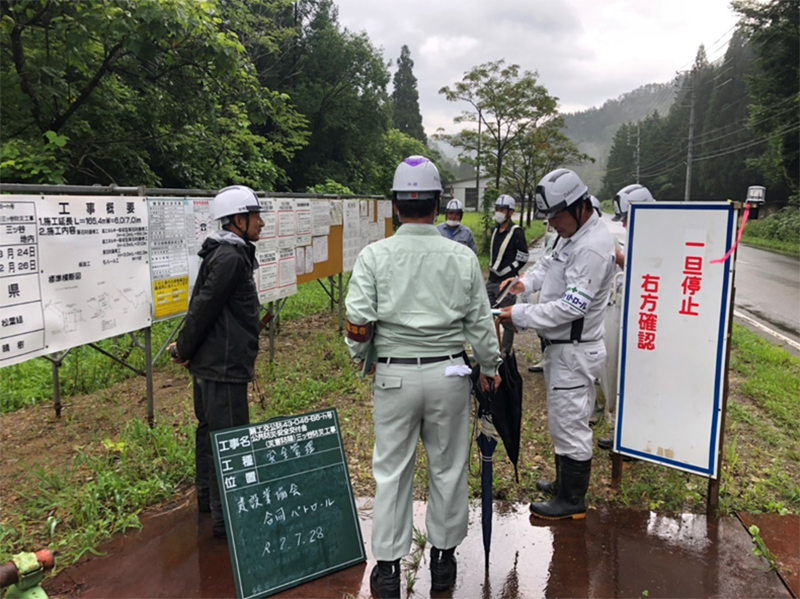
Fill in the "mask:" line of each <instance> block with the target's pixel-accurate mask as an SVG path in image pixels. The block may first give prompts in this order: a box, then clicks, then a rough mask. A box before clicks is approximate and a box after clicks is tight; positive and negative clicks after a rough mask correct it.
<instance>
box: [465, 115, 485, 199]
mask: <svg viewBox="0 0 800 599" xmlns="http://www.w3.org/2000/svg"><path fill="white" fill-rule="evenodd" d="M464 199H466V198H464ZM475 201H476V202H478V212H479V213H482V212H483V202H482V201H481V107H480V106H478V159H477V160H476V161H475Z"/></svg>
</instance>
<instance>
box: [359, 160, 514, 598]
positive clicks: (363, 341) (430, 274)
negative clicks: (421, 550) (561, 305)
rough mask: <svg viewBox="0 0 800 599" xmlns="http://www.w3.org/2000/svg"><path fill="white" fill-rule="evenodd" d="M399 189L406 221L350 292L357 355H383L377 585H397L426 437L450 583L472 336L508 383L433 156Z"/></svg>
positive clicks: (434, 573)
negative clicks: (445, 211)
mask: <svg viewBox="0 0 800 599" xmlns="http://www.w3.org/2000/svg"><path fill="white" fill-rule="evenodd" d="M392 191H393V192H394V193H393V199H394V210H395V213H396V214H397V215H398V217H399V219H400V222H401V223H402V226H401V227H400V228H399V229H398V230H397V233H396V234H395V235H394V236H393V237H390V238H388V239H384V240H381V241H378V242H376V243H373V244H371V245H368V246H367V247H366V248H364V249H363V250H362V251H361V253H360V254H359V255H358V259H357V260H356V264H355V267H354V268H353V275H352V277H351V279H350V290H349V293H348V294H347V300H346V305H347V345H348V347H349V349H350V354H351V355H352V357H353V359H354V360H355V361H356V362H359V363H361V365H362V368H363V362H364V360H365V359H366V358H367V356H368V350H369V351H370V353H372V352H371V350H374V353H375V354H376V355H377V363H376V364H375V366H374V374H375V380H374V382H373V397H374V411H373V420H374V424H375V449H374V453H373V461H372V470H373V475H374V477H375V483H376V494H375V508H374V512H373V514H374V515H373V526H372V554H373V555H374V556H375V559H376V560H377V561H378V564H377V565H376V566H375V568H374V569H373V571H372V575H371V576H370V586H371V588H372V590H373V592H374V593H376V594H377V595H378V596H379V597H399V596H400V559H401V558H402V557H403V556H405V555H406V554H408V552H409V550H410V548H411V536H412V529H413V523H412V490H413V481H414V464H415V461H416V450H417V441H418V439H420V438H421V439H422V443H423V445H424V446H425V452H426V454H427V456H428V475H429V478H430V495H429V498H428V509H427V517H426V525H427V534H428V540H429V541H430V542H431V544H432V545H433V548H432V549H431V565H430V567H431V588H432V590H434V591H445V590H448V589H451V588H452V587H453V585H454V584H455V579H456V559H455V556H454V551H455V548H456V546H457V545H458V544H459V543H461V541H463V540H464V538H465V537H466V534H467V519H468V507H469V506H468V489H467V459H468V456H469V445H470V441H469V417H470V399H469V395H470V379H469V372H470V369H469V367H468V366H466V365H465V353H464V343H465V342H466V341H468V342H469V343H470V344H471V345H472V348H473V351H474V354H475V358H476V360H477V361H478V363H479V364H480V367H481V380H480V384H481V386H482V387H483V388H484V389H486V390H488V388H489V381H490V380H494V383H495V384H496V385H498V384H499V383H500V377H499V376H497V368H498V366H499V365H500V363H501V359H500V353H499V351H498V347H497V338H496V336H495V331H494V326H493V321H492V315H491V310H490V307H489V299H488V297H487V295H486V288H485V287H484V285H483V278H482V276H481V269H480V266H479V265H478V259H477V257H476V256H475V253H474V252H472V251H471V250H470V249H469V248H467V247H466V246H464V245H462V244H460V243H452V242H451V241H450V240H449V239H445V238H444V237H442V236H441V235H440V234H439V232H438V231H437V230H436V227H435V226H434V225H433V223H434V221H435V219H436V207H437V205H438V202H439V195H440V194H441V191H442V187H441V183H440V181H439V172H438V171H437V169H436V166H435V165H434V164H433V163H432V162H431V161H430V160H428V159H427V158H424V157H422V156H411V157H409V158H407V159H405V160H404V161H403V162H402V163H400V165H399V166H398V167H397V171H396V172H395V177H394V185H393V186H392ZM367 370H369V371H371V370H372V369H371V368H370V367H369V364H368V365H367ZM487 377H488V378H487Z"/></svg>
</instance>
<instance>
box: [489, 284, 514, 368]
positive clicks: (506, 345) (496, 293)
mask: <svg viewBox="0 0 800 599" xmlns="http://www.w3.org/2000/svg"><path fill="white" fill-rule="evenodd" d="M503 291H505V289H503ZM503 291H500V281H497V282H494V281H488V282H487V283H486V293H487V294H488V295H489V305H490V306H491V307H492V308H505V307H506V306H513V305H514V304H516V303H517V296H516V295H513V294H511V293H509V294H508V295H506V296H505V298H503V301H502V302H500V304H499V305H497V306H495V302H496V301H497V298H498V297H500V296H501V295H502V294H503ZM502 345H503V351H505V352H506V353H508V352H510V351H511V347H512V346H513V345H514V327H513V325H509V324H504V325H503V340H502Z"/></svg>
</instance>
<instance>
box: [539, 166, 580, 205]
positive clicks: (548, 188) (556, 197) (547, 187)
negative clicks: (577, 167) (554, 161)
mask: <svg viewBox="0 0 800 599" xmlns="http://www.w3.org/2000/svg"><path fill="white" fill-rule="evenodd" d="M588 191H589V188H588V187H586V184H585V183H584V182H583V181H581V178H580V177H579V176H578V175H576V174H575V173H574V172H573V171H571V170H569V169H568V168H557V169H556V170H554V171H551V172H549V173H548V174H546V175H545V176H544V177H542V180H541V181H539V185H537V186H536V208H537V209H538V210H539V212H540V213H543V214H545V215H546V216H548V217H549V216H553V215H554V214H555V213H556V212H561V211H562V210H564V209H565V208H566V207H568V206H571V205H572V204H574V203H575V202H577V201H578V200H581V199H583V198H584V197H585V196H586V192H588Z"/></svg>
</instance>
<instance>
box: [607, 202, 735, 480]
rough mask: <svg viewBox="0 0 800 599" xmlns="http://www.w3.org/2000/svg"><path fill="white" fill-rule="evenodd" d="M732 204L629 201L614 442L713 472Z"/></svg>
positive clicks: (668, 462) (633, 452) (655, 458)
mask: <svg viewBox="0 0 800 599" xmlns="http://www.w3.org/2000/svg"><path fill="white" fill-rule="evenodd" d="M735 227H736V210H735V209H734V207H733V206H732V205H731V204H729V203H723V202H657V203H645V204H632V205H631V209H630V212H629V217H628V245H627V257H626V263H625V264H626V275H625V299H624V304H623V313H622V330H621V338H620V368H619V391H618V404H617V405H618V409H617V423H616V432H615V439H614V441H615V449H616V450H617V451H619V452H620V453H622V454H624V455H630V456H633V457H636V458H639V459H643V460H647V461H651V462H655V463H659V464H663V465H665V466H669V467H672V468H676V469H679V470H684V471H686V472H690V473H693V474H699V475H703V476H708V477H711V478H716V477H717V469H718V460H717V457H718V449H719V439H720V428H721V426H722V424H723V423H722V422H721V414H722V401H723V392H724V382H725V374H726V373H725V367H726V353H727V334H728V321H729V313H730V310H731V309H732V306H731V303H732V298H731V292H732V280H733V257H730V258H728V259H727V260H726V261H725V262H724V263H721V264H711V261H712V260H714V259H717V258H721V257H722V256H724V255H725V254H726V252H727V251H728V249H729V248H730V247H731V243H732V241H733V236H734V232H735Z"/></svg>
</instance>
